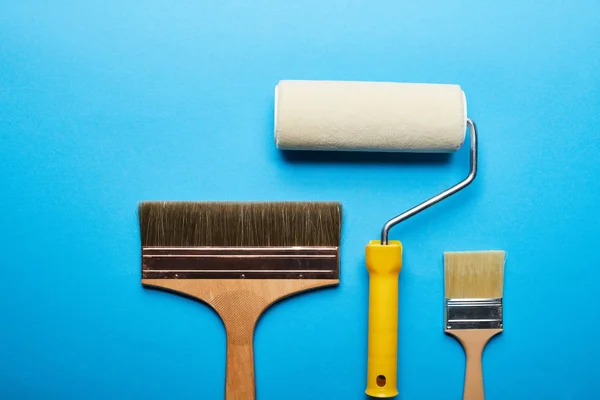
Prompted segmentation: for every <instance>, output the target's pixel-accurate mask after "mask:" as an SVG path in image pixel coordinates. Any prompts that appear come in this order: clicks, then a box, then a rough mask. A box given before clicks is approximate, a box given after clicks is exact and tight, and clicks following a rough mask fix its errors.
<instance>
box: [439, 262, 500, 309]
mask: <svg viewBox="0 0 600 400" xmlns="http://www.w3.org/2000/svg"><path fill="white" fill-rule="evenodd" d="M504 259H505V252H504V251H475V252H448V253H444V278H445V279H444V281H445V292H446V294H445V295H446V298H448V299H467V298H500V297H502V288H503V285H504Z"/></svg>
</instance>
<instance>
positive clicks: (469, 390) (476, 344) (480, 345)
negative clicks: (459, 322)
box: [446, 329, 502, 400]
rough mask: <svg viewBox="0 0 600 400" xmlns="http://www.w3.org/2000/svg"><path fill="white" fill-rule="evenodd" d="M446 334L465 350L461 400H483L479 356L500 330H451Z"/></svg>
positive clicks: (481, 371)
mask: <svg viewBox="0 0 600 400" xmlns="http://www.w3.org/2000/svg"><path fill="white" fill-rule="evenodd" d="M446 332H447V333H448V334H450V335H452V336H454V337H455V338H456V339H458V341H459V342H460V344H461V345H462V347H463V349H464V350H465V355H466V358H467V365H466V371H465V388H464V392H463V400H484V399H485V396H484V393H483V370H482V367H481V356H482V354H483V349H484V347H485V345H486V344H487V342H488V341H489V340H490V339H491V338H492V336H494V335H496V334H498V333H500V332H502V329H452V330H447V331H446Z"/></svg>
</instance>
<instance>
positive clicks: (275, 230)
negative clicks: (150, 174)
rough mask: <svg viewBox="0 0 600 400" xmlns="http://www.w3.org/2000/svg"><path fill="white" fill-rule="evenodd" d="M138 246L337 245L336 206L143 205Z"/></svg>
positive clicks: (338, 217) (338, 209) (338, 220)
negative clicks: (140, 244) (140, 240)
mask: <svg viewBox="0 0 600 400" xmlns="http://www.w3.org/2000/svg"><path fill="white" fill-rule="evenodd" d="M139 220H140V232H141V236H142V246H167V247H168V246H181V247H202V246H225V247H244V246H248V247H255V246H257V247H262V246H268V247H273V246H282V247H288V246H339V244H340V229H341V205H340V204H339V203H334V202H243V203H236V202H165V201H161V202H143V203H141V204H140V206H139Z"/></svg>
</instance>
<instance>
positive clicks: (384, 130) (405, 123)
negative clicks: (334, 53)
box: [275, 81, 467, 152]
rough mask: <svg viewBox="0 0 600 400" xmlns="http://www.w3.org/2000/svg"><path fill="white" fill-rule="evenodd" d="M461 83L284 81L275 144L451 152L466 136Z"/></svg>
mask: <svg viewBox="0 0 600 400" xmlns="http://www.w3.org/2000/svg"><path fill="white" fill-rule="evenodd" d="M466 118H467V102H466V99H465V95H464V93H463V91H462V90H461V88H460V86H458V85H439V84H420V83H388V82H344V81H280V82H279V84H278V85H277V86H276V87H275V143H276V144H277V147H278V148H279V149H284V150H346V151H404V152H451V151H455V150H457V149H458V148H459V147H460V146H461V145H462V144H463V141H464V139H465V131H466Z"/></svg>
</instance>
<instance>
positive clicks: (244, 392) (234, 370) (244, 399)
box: [225, 342, 256, 400]
mask: <svg viewBox="0 0 600 400" xmlns="http://www.w3.org/2000/svg"><path fill="white" fill-rule="evenodd" d="M255 395H256V389H255V386H254V355H253V351H252V342H250V343H246V344H243V345H235V344H232V343H229V342H228V343H227V375H226V380H225V400H253V399H254V398H255Z"/></svg>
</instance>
